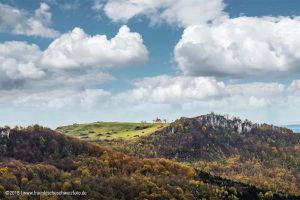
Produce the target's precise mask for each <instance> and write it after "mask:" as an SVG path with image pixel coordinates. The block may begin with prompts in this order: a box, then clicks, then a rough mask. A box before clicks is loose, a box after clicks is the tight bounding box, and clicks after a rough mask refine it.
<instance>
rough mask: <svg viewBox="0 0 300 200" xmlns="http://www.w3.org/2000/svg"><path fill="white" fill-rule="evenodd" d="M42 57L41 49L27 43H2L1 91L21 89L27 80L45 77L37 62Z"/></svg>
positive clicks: (0, 59)
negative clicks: (2, 89)
mask: <svg viewBox="0 0 300 200" xmlns="http://www.w3.org/2000/svg"><path fill="white" fill-rule="evenodd" d="M40 56H41V51H40V48H39V47H38V46H36V45H34V44H32V45H28V44H27V43H25V42H16V41H12V42H4V43H0V89H1V88H4V89H13V88H18V87H21V86H22V85H23V84H24V82H25V81H26V80H27V79H39V78H42V77H44V76H45V72H44V71H43V70H42V69H40V68H39V67H38V65H37V62H38V60H39V58H40Z"/></svg>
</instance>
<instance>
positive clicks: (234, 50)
mask: <svg viewBox="0 0 300 200" xmlns="http://www.w3.org/2000/svg"><path fill="white" fill-rule="evenodd" d="M299 15H300V3H299V2H298V1H296V0H288V1H287V0H285V1H283V0H272V1H271V0H252V1H247V0H225V1H222V0H211V1H209V2H207V1H205V0H187V1H183V0H176V4H174V1H170V0H155V1H143V0H141V1H138V2H136V1H133V0H86V1H79V0H78V1H70V0H44V1H36V0H27V1H18V0H0V94H1V97H0V111H1V113H3V114H2V115H1V117H0V125H11V126H13V125H17V124H20V125H29V124H35V123H39V124H42V125H45V126H50V127H56V126H59V125H63V124H69V123H74V122H79V123H80V122H92V121H141V120H148V121H151V120H152V119H153V118H156V117H157V116H159V117H162V118H167V119H168V120H169V121H171V120H174V119H176V118H179V117H181V116H197V115H201V114H206V113H208V112H212V111H214V112H216V113H222V114H225V113H228V114H230V115H232V116H240V117H242V118H249V119H250V120H252V121H254V122H261V123H262V122H268V123H274V124H279V125H280V124H294V123H300V119H299V117H298V116H299V114H300V108H298V107H299V106H298V105H299V103H300V78H299V72H300V67H299V64H300V52H298V51H299V50H298V49H300V18H299V17H298V16H299Z"/></svg>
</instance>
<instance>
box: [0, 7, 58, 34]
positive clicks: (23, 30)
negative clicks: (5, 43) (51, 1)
mask: <svg viewBox="0 0 300 200" xmlns="http://www.w3.org/2000/svg"><path fill="white" fill-rule="evenodd" d="M49 10H50V7H49V6H48V4H46V3H41V4H40V7H39V8H38V9H36V10H35V11H34V14H30V13H28V12H27V11H24V10H20V9H18V8H15V7H12V6H9V5H6V4H2V3H0V31H1V32H7V33H12V34H16V35H27V36H39V37H45V38H55V37H57V36H58V35H59V32H58V31H56V30H54V29H52V28H50V27H49V26H50V25H51V18H52V14H51V13H50V12H49Z"/></svg>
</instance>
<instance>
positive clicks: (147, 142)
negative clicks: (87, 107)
mask: <svg viewBox="0 0 300 200" xmlns="http://www.w3.org/2000/svg"><path fill="white" fill-rule="evenodd" d="M112 145H113V144H112ZM115 147H116V148H118V149H121V150H122V151H123V152H125V153H127V154H129V155H136V156H139V157H147V158H155V157H163V158H167V159H172V160H176V161H179V162H186V163H189V165H191V166H194V167H196V168H198V169H201V170H204V171H206V172H209V173H211V174H214V175H217V176H221V177H225V178H230V179H233V180H236V181H242V182H245V183H251V184H255V185H258V186H260V187H265V188H269V189H271V190H273V191H283V192H289V193H293V194H297V195H299V194H300V135H299V134H295V133H293V132H292V131H291V130H289V129H286V128H280V127H275V126H272V125H267V124H252V123H251V122H250V121H249V120H245V121H242V120H240V119H238V118H234V119H228V118H227V117H225V116H220V115H215V114H209V115H204V116H200V117H196V118H181V119H179V120H177V121H175V122H174V123H172V124H171V125H170V126H169V127H167V128H165V129H163V130H161V131H157V132H155V133H153V134H151V135H149V136H145V137H142V138H140V139H139V140H138V141H133V142H131V143H128V142H127V143H122V142H121V141H119V142H117V145H115Z"/></svg>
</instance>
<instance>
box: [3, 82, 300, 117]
mask: <svg viewBox="0 0 300 200" xmlns="http://www.w3.org/2000/svg"><path fill="white" fill-rule="evenodd" d="M293 85H295V84H294V83H291V84H290V85H288V86H285V85H283V84H281V83H276V82H273V83H266V82H255V83H246V84H235V83H225V82H222V81H217V80H216V79H215V78H212V77H186V76H158V77H148V78H144V79H140V80H135V81H133V87H132V88H131V89H128V90H126V91H120V92H112V91H108V90H103V89H82V88H72V89H70V88H56V90H47V91H39V92H37V91H32V92H28V91H26V92H25V91H20V92H18V93H16V92H13V91H7V92H5V93H3V95H2V96H1V98H0V103H2V102H3V101H5V102H12V104H13V105H12V107H17V108H20V110H22V109H24V108H28V109H30V110H42V111H45V110H51V112H55V111H57V112H71V113H73V112H75V110H76V111H80V113H81V115H82V116H81V118H80V119H81V120H87V119H91V117H92V119H93V120H123V121H124V120H126V121H132V120H137V121H139V120H144V119H147V120H151V119H153V118H154V117H157V116H161V117H164V118H168V119H169V120H171V119H176V118H179V117H181V116H197V115H200V114H206V113H209V112H211V111H214V112H217V113H224V114H225V113H226V114H230V115H234V116H241V117H243V118H250V119H252V120H255V121H258V122H266V121H268V122H273V123H281V122H283V121H286V120H288V119H292V118H291V116H289V114H288V112H285V111H286V110H289V112H290V111H292V112H293V113H295V112H296V111H297V112H299V111H300V110H299V109H298V108H296V107H297V106H296V107H295V105H297V103H299V102H300V95H299V94H296V93H293V92H292V91H289V88H290V87H291V86H293ZM4 99H5V100H4ZM8 99H10V100H8ZM292 107H294V108H292ZM99 113H101V115H99ZM258 113H259V114H258ZM57 123H61V122H57Z"/></svg>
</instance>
